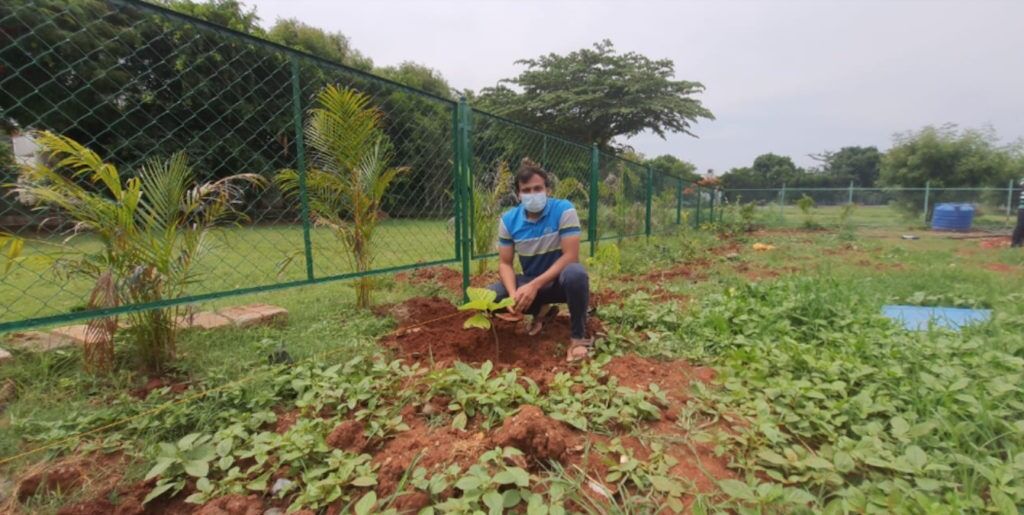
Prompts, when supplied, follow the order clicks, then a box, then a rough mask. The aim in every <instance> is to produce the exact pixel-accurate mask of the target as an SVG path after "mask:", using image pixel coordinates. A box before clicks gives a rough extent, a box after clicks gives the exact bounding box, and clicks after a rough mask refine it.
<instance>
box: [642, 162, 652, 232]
mask: <svg viewBox="0 0 1024 515" xmlns="http://www.w3.org/2000/svg"><path fill="white" fill-rule="evenodd" d="M653 201H654V169H653V168H651V167H650V166H648V167H647V206H646V209H645V211H644V234H646V235H647V237H648V238H650V237H651V206H652V205H653Z"/></svg>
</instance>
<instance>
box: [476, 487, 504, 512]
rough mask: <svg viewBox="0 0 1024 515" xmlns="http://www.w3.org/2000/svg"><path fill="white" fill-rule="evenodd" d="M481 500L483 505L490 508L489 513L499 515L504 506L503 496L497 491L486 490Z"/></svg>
mask: <svg viewBox="0 0 1024 515" xmlns="http://www.w3.org/2000/svg"><path fill="white" fill-rule="evenodd" d="M482 500H483V502H484V505H486V506H487V507H488V508H489V509H490V512H489V513H490V514H491V515H500V514H501V512H502V509H503V508H504V506H505V498H504V497H503V496H502V495H501V494H500V493H498V492H487V493H485V494H484V496H483V498H482Z"/></svg>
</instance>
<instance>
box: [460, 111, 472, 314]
mask: <svg viewBox="0 0 1024 515" xmlns="http://www.w3.org/2000/svg"><path fill="white" fill-rule="evenodd" d="M458 111H459V113H458V118H459V130H458V145H457V149H458V153H457V155H456V160H457V161H458V169H459V174H458V177H459V189H458V191H459V197H460V200H461V202H460V203H459V204H460V208H459V212H460V214H461V215H462V220H459V221H458V222H459V223H461V224H462V256H461V257H462V298H463V300H464V301H469V297H468V296H467V295H466V288H469V284H470V283H469V278H470V277H469V265H470V263H469V262H470V259H472V257H473V250H472V247H471V245H472V241H473V236H472V234H471V233H470V231H471V230H472V227H471V226H472V223H471V220H472V218H473V216H472V209H473V207H472V194H473V192H472V190H471V189H470V188H471V187H470V184H471V182H472V181H471V179H472V173H471V171H470V166H469V161H470V159H469V104H467V103H466V97H462V98H460V99H459V106H458Z"/></svg>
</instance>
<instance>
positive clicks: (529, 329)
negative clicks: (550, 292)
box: [523, 304, 558, 336]
mask: <svg viewBox="0 0 1024 515" xmlns="http://www.w3.org/2000/svg"><path fill="white" fill-rule="evenodd" d="M557 316H558V306H556V305H554V304H545V305H544V306H541V308H540V312H538V313H537V314H536V315H534V316H533V320H531V321H529V322H524V324H523V325H524V326H526V327H525V331H524V332H525V333H526V334H528V335H530V336H537V335H538V334H540V331H541V330H542V329H544V324H546V323H548V322H550V321H552V320H554V319H555V317H557Z"/></svg>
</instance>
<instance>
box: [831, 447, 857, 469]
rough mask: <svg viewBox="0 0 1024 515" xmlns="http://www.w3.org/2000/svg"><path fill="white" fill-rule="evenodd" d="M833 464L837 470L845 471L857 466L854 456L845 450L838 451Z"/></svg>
mask: <svg viewBox="0 0 1024 515" xmlns="http://www.w3.org/2000/svg"><path fill="white" fill-rule="evenodd" d="M832 464H833V465H835V466H836V470H838V471H839V472H843V473H846V472H849V471H851V470H853V469H854V468H855V467H856V466H857V465H856V463H854V462H853V458H852V457H851V456H850V455H849V454H848V453H846V452H843V451H836V453H835V455H833V456H832Z"/></svg>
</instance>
